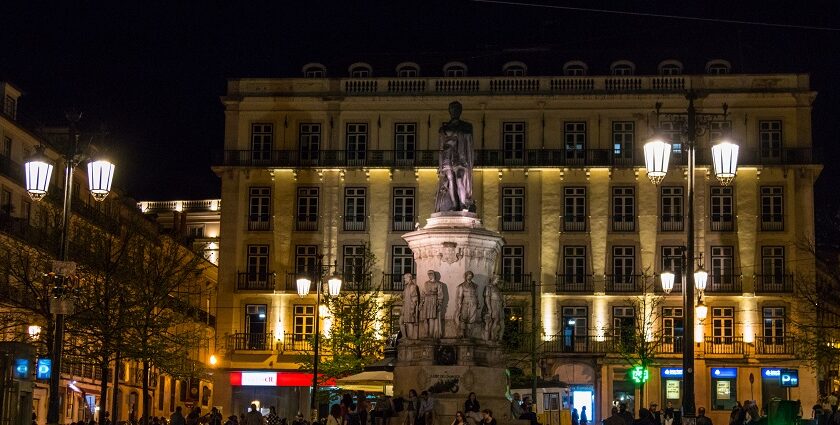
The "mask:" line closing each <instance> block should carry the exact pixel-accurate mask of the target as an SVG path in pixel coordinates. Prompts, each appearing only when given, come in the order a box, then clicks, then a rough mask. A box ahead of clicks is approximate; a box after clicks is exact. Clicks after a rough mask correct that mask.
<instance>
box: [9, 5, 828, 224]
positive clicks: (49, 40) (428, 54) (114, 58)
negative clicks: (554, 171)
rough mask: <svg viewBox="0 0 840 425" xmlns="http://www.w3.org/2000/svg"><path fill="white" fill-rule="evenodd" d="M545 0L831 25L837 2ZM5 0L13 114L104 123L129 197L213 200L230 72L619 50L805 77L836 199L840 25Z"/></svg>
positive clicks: (610, 54)
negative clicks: (77, 115) (78, 113)
mask: <svg viewBox="0 0 840 425" xmlns="http://www.w3.org/2000/svg"><path fill="white" fill-rule="evenodd" d="M533 2H535V3H536V2H538V1H537V0H533ZM539 2H540V3H542V4H547V5H562V6H572V7H586V8H600V9H610V10H623V11H632V12H642V13H655V14H662V15H682V16H693V17H702V18H720V19H729V20H739V21H751V22H770V23H779V24H790V25H803V26H823V27H837V28H840V2H837V1H825V2H810V1H801V0H800V1H776V0H773V1H769V2H768V1H761V2H754V1H743V2H741V1H731V0H727V1H695V2H679V1H669V2H662V1H644V2H609V1H594V0H577V1H572V0H568V1H551V0H539ZM8 3H9V2H6V3H4V6H3V13H2V15H3V19H2V20H0V80H8V81H11V82H13V83H15V84H17V85H18V86H19V87H21V88H22V89H23V90H24V91H25V93H26V96H25V97H24V98H23V99H22V100H21V105H20V114H21V115H22V117H23V118H22V119H24V120H27V121H28V122H40V123H45V124H61V123H62V117H63V113H62V112H63V111H64V110H65V109H67V108H69V107H71V106H75V107H76V108H78V109H80V110H82V111H84V112H85V119H84V121H83V127H84V128H87V129H98V128H101V127H103V126H104V128H107V131H108V133H109V137H108V140H107V141H106V142H107V143H106V144H107V145H108V147H110V149H111V150H112V152H113V156H114V157H115V158H116V161H117V164H118V167H119V168H118V171H117V173H118V174H117V177H116V181H115V184H117V185H119V186H120V187H122V188H124V189H126V192H127V194H128V195H130V196H132V197H134V198H136V199H176V198H177V199H200V198H208V197H217V196H219V184H220V183H219V179H218V178H217V177H216V176H215V175H214V174H213V173H212V171H211V170H210V153H211V151H213V150H220V149H222V146H223V140H222V138H223V124H224V123H223V115H222V106H221V103H220V102H219V96H222V95H223V94H224V90H225V81H226V79H227V78H235V77H279V76H299V75H300V68H301V66H302V65H303V64H304V63H307V62H313V61H314V62H322V63H325V64H327V65H328V67H329V69H330V72H331V75H333V76H336V75H340V76H343V75H345V74H346V70H347V66H348V65H349V64H350V63H352V62H356V61H365V62H369V63H371V64H372V65H373V66H374V68H375V69H376V70H375V74H378V75H383V73H384V72H388V75H393V69H394V66H395V65H396V64H397V63H399V62H402V61H408V60H413V61H416V62H421V63H422V62H423V61H424V60H429V61H432V58H434V59H435V61H432V62H433V63H435V64H436V65H435V66H434V69H428V68H424V69H423V70H421V72H424V73H425V75H429V74H433V75H438V74H439V73H440V66H441V65H442V63H443V62H445V60H444V59H445V58H450V59H452V60H456V59H457V60H464V61H465V62H466V63H467V65H468V66H472V65H476V66H477V67H480V66H481V65H487V67H488V68H490V64H493V65H492V66H493V68H492V69H488V70H487V71H479V72H472V74H473V75H475V74H478V73H482V74H492V75H497V74H498V73H499V72H500V71H499V68H497V67H496V65H495V64H496V62H495V60H496V59H498V60H501V59H502V58H503V57H504V58H508V57H514V58H515V56H516V53H513V54H512V53H511V52H523V53H522V55H521V56H522V60H523V61H524V62H526V63H528V64H529V65H530V66H531V70H532V74H550V73H555V74H559V73H560V70H561V67H562V64H563V62H565V61H567V60H570V59H578V58H580V59H583V60H584V61H587V62H588V63H590V69H591V73H592V74H606V73H607V71H608V68H607V66H608V64H609V63H610V62H611V61H613V60H617V59H629V60H632V61H634V62H635V63H636V64H637V66H638V73H639V74H650V73H654V71H655V66H656V64H657V63H658V62H659V61H660V60H663V59H667V58H672V57H673V58H677V59H680V60H682V61H683V62H684V63H685V64H686V68H687V72H688V73H690V72H702V67H703V64H704V63H705V62H706V60H708V59H711V58H716V57H717V58H724V59H728V60H729V61H730V62H732V64H733V67H734V71H735V72H754V73H764V72H807V73H810V74H811V86H812V89H814V90H816V91H818V92H819V95H818V97H817V101H816V103H815V105H814V115H813V123H814V144H815V145H816V146H817V148H818V149H820V150H821V151H822V153H823V158H824V159H823V162H824V163H825V164H826V169H825V171H824V172H823V175H822V176H821V178H820V180H819V184H818V196H819V198H818V205H820V206H821V207H823V206H824V208H825V211H834V210H835V209H836V208H837V206H838V205H840V202H837V201H836V200H835V199H834V197H832V196H831V195H832V191H836V187H837V183H839V182H840V167H839V166H837V165H835V164H834V163H835V162H837V161H830V160H829V159H830V158H834V157H836V156H837V155H838V154H840V149H839V148H838V146H837V143H836V138H837V137H836V135H837V134H840V120H838V113H839V112H840V100H838V99H840V96H838V95H840V84H838V81H840V60H838V53H840V49H838V47H840V42H838V41H840V31H826V30H813V29H795V28H779V27H770V26H759V25H748V24H734V23H714V22H704V21H692V20H680V19H670V18H663V17H644V16H633V15H617V14H607V13H596V12H584V11H571V10H558V9H548V8H535V7H523V6H513V5H501V4H488V3H478V2H471V1H463V0H457V1H455V0H453V1H449V2H442V1H422V2H420V1H417V2H400V1H396V0H394V1H390V2H377V1H353V0H348V1H344V2H320V1H307V2H291V1H281V0H277V1H274V2H266V3H259V2H250V1H232V2H207V1H205V2H198V1H194V2H186V1H170V2H162V1H160V2H158V1H149V2H132V1H112V2H107V3H106V2H92V1H90V2H76V1H72V2H71V1H60V2H59V1H56V2H37V1H19V2H16V3H20V4H19V5H10V4H8ZM687 3H691V4H687ZM529 50H532V51H533V50H536V51H540V52H542V53H541V54H540V55H539V56H540V58H539V59H538V62H537V63H529V60H528V55H529V53H527V51H529ZM547 58H548V59H547ZM551 58H556V59H555V60H552V59H551ZM379 69H383V70H386V71H383V72H377V71H378V70H379ZM473 69H474V68H472V67H471V71H472V70H473Z"/></svg>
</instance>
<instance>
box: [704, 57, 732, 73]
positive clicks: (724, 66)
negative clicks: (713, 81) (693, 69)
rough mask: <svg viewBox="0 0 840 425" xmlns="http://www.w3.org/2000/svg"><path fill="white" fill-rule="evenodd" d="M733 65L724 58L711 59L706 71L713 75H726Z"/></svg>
mask: <svg viewBox="0 0 840 425" xmlns="http://www.w3.org/2000/svg"><path fill="white" fill-rule="evenodd" d="M731 69H732V65H731V64H730V63H729V61H725V60H722V59H717V60H711V61H709V62H707V63H706V73H707V74H711V75H726V74H729V72H730V70H731Z"/></svg>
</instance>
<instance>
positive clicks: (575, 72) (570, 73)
mask: <svg viewBox="0 0 840 425" xmlns="http://www.w3.org/2000/svg"><path fill="white" fill-rule="evenodd" d="M587 68H588V67H587V66H586V64H585V63H583V62H580V61H569V62H566V63H565V64H563V75H565V76H567V77H582V76H584V75H586V71H587V70H588V69H587Z"/></svg>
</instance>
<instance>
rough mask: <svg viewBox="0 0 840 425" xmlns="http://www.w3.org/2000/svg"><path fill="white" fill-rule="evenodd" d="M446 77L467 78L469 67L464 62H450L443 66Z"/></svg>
mask: <svg viewBox="0 0 840 425" xmlns="http://www.w3.org/2000/svg"><path fill="white" fill-rule="evenodd" d="M443 76H444V77H466V76H467V65H465V64H464V63H463V62H449V63H447V64H446V65H444V66H443Z"/></svg>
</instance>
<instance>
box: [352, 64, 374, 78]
mask: <svg viewBox="0 0 840 425" xmlns="http://www.w3.org/2000/svg"><path fill="white" fill-rule="evenodd" d="M348 71H349V72H350V78H369V77H370V76H371V75H372V73H373V72H372V69H371V67H370V65H368V64H366V63H364V62H356V63H354V64H353V65H350V68H348Z"/></svg>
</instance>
